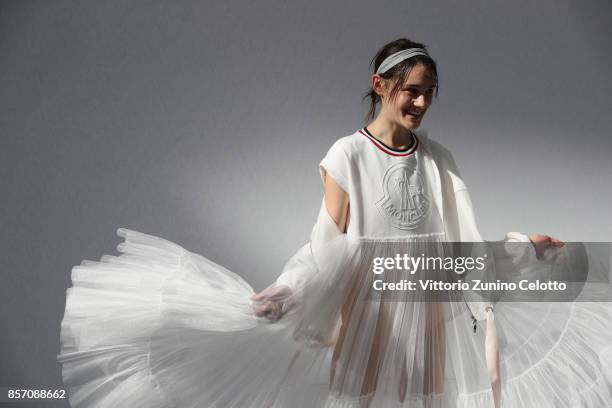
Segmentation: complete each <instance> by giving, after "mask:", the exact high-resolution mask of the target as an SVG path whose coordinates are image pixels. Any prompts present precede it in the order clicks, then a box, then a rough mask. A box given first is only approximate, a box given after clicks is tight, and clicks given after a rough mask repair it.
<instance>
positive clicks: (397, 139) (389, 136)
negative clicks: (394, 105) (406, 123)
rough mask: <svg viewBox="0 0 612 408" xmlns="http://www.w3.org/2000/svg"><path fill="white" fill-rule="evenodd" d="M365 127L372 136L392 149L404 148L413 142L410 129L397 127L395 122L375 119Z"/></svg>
mask: <svg viewBox="0 0 612 408" xmlns="http://www.w3.org/2000/svg"><path fill="white" fill-rule="evenodd" d="M367 128H368V130H369V131H370V133H371V134H372V135H373V136H374V137H376V138H377V139H378V140H380V141H382V142H383V143H384V144H386V145H387V146H389V147H391V148H393V149H400V150H401V149H406V148H408V147H409V146H411V145H412V143H413V140H412V133H411V132H410V130H407V129H405V128H402V127H399V126H397V125H396V124H395V123H390V122H383V121H381V120H379V119H376V120H374V122H372V123H370V124H369V125H367Z"/></svg>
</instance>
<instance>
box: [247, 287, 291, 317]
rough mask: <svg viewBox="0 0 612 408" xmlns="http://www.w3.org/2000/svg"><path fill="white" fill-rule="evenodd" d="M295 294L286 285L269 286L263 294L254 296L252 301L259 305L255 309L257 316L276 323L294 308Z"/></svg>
mask: <svg viewBox="0 0 612 408" xmlns="http://www.w3.org/2000/svg"><path fill="white" fill-rule="evenodd" d="M292 295H293V292H292V291H291V289H290V288H289V287H288V286H286V285H274V284H273V285H272V286H268V287H267V288H266V289H264V290H262V291H261V292H259V293H257V294H255V295H252V296H251V300H253V301H254V302H257V303H259V304H258V305H257V306H256V308H255V315H256V316H264V317H265V318H266V319H268V320H271V321H276V320H278V319H280V318H281V317H282V316H283V315H284V314H285V313H287V311H288V310H289V309H290V308H291V307H292V306H293V304H294V300H293V296H292Z"/></svg>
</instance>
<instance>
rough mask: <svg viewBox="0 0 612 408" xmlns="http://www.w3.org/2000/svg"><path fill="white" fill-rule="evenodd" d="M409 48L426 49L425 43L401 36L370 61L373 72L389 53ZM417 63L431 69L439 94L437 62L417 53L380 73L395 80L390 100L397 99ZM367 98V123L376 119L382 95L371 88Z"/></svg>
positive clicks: (365, 97)
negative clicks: (368, 102) (368, 108)
mask: <svg viewBox="0 0 612 408" xmlns="http://www.w3.org/2000/svg"><path fill="white" fill-rule="evenodd" d="M408 48H423V49H426V48H425V46H424V45H423V44H420V43H417V42H414V41H410V40H408V39H406V38H399V39H397V40H395V41H392V42H390V43H388V44H385V45H384V46H383V47H382V48H381V49H380V50H379V51H378V52H377V53H376V55H375V56H374V58H372V61H371V62H370V66H372V65H374V71H373V72H376V70H377V69H378V67H379V66H380V64H382V62H383V61H384V60H385V58H387V57H388V56H389V55H391V54H394V53H396V52H398V51H401V50H405V49H408ZM416 64H423V65H425V66H426V67H428V68H429V69H430V70H431V73H432V75H433V77H434V81H435V87H436V90H435V95H436V96H438V70H437V68H436V62H435V61H434V60H433V59H431V57H428V56H426V55H417V56H414V57H412V58H408V59H406V60H404V61H402V62H400V63H398V64H396V65H395V66H394V67H392V68H391V69H389V70H388V71H387V72H385V73H384V74H380V76H381V77H382V78H383V79H393V80H394V82H393V87H392V88H391V91H390V92H389V99H390V100H393V99H395V97H396V96H397V93H398V92H399V90H400V88H401V87H402V86H403V85H404V83H405V82H406V80H407V79H408V75H410V71H411V70H412V67H414V66H415V65H416ZM367 98H370V110H369V112H368V113H367V115H366V117H365V120H366V123H368V122H370V121H371V120H373V119H374V115H375V113H376V105H378V103H379V102H381V99H380V96H378V94H377V93H376V92H374V89H372V88H370V90H369V91H368V92H367V93H366V94H365V95H364V96H363V98H362V100H364V99H367Z"/></svg>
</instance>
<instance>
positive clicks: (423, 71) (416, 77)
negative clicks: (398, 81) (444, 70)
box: [404, 64, 436, 86]
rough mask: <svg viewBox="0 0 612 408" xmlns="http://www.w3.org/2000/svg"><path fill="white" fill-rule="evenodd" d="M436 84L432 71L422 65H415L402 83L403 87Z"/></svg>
mask: <svg viewBox="0 0 612 408" xmlns="http://www.w3.org/2000/svg"><path fill="white" fill-rule="evenodd" d="M435 83H436V76H435V75H434V73H433V71H432V70H431V69H430V68H428V67H426V66H424V65H422V64H417V65H415V66H414V67H412V69H411V70H410V73H409V74H408V76H407V77H406V80H405V81H404V86H407V85H426V84H430V85H434V84H435Z"/></svg>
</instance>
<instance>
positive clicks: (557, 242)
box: [551, 238, 565, 248]
mask: <svg viewBox="0 0 612 408" xmlns="http://www.w3.org/2000/svg"><path fill="white" fill-rule="evenodd" d="M551 244H552V245H553V246H555V247H557V248H560V247H562V246H563V245H565V242H563V241H561V240H558V239H556V238H551Z"/></svg>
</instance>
